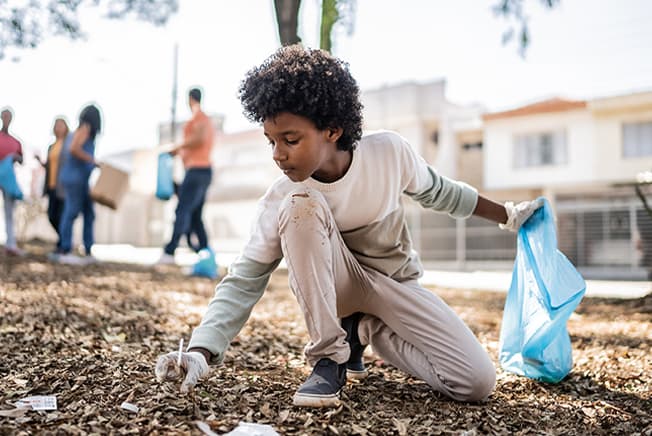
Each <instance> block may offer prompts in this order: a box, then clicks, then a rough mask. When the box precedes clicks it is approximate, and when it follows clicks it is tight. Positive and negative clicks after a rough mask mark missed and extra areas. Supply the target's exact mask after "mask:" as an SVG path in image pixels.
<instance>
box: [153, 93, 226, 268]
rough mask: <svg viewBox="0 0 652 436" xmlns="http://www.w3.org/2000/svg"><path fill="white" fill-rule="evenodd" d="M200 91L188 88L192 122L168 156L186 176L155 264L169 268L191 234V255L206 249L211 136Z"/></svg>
mask: <svg viewBox="0 0 652 436" xmlns="http://www.w3.org/2000/svg"><path fill="white" fill-rule="evenodd" d="M201 99H202V94H201V90H200V89H198V88H192V89H191V90H190V91H189V92H188V105H189V106H190V110H191V111H192V118H190V120H189V121H188V122H187V123H186V125H185V127H184V129H183V138H184V140H183V143H182V144H180V145H178V146H177V147H175V148H174V149H173V150H172V151H171V152H170V154H172V155H173V156H176V155H179V156H180V157H181V160H182V161H183V166H184V168H185V170H186V174H185V176H184V178H183V182H182V183H181V185H180V186H179V189H178V192H177V195H178V197H179V202H178V204H177V209H176V211H175V214H176V215H175V220H174V229H173V230H172V238H171V239H170V242H169V243H168V244H167V245H166V246H165V247H164V249H163V254H162V255H161V258H160V259H159V261H158V263H159V264H173V263H174V251H175V250H176V249H177V247H178V245H179V241H180V239H181V237H182V236H183V235H188V236H189V233H190V232H191V231H192V233H193V234H194V235H196V237H197V241H198V244H197V245H194V246H193V245H192V243H191V242H190V238H189V245H190V246H191V248H192V249H193V250H194V251H199V250H201V249H204V248H208V235H207V234H206V229H205V227H204V223H203V221H202V211H203V210H204V202H205V201H206V192H207V191H208V187H209V186H210V184H211V179H212V175H213V170H212V168H211V151H212V149H213V138H214V136H215V133H214V131H213V125H212V123H211V120H210V118H209V117H208V116H207V115H206V114H205V113H204V112H203V111H202V109H201Z"/></svg>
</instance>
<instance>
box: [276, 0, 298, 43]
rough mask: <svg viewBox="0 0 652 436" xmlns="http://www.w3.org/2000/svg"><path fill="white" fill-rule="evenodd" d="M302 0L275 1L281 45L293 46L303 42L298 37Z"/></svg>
mask: <svg viewBox="0 0 652 436" xmlns="http://www.w3.org/2000/svg"><path fill="white" fill-rule="evenodd" d="M300 6H301V0H274V9H275V10H276V23H277V25H278V36H279V39H280V40H281V45H292V44H297V43H299V42H301V38H299V35H298V32H297V30H298V26H299V7H300Z"/></svg>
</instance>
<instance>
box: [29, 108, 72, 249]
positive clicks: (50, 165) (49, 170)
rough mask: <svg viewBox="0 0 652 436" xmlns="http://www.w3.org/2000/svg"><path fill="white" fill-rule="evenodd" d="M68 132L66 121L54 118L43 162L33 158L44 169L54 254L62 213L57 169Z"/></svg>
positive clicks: (59, 246) (58, 245)
mask: <svg viewBox="0 0 652 436" xmlns="http://www.w3.org/2000/svg"><path fill="white" fill-rule="evenodd" d="M69 132H70V129H69V128H68V123H66V120H65V119H64V118H62V117H58V118H56V119H55V120H54V126H53V128H52V133H54V138H55V140H54V142H53V143H52V144H51V145H50V146H49V147H48V151H47V157H46V160H45V162H43V161H42V160H41V157H40V156H39V155H36V156H35V157H36V160H38V161H39V163H40V164H41V165H42V166H43V168H45V186H44V189H43V193H44V195H46V196H47V197H48V220H49V221H50V224H52V228H54V230H55V231H56V232H57V236H58V239H57V246H56V249H55V253H60V252H61V233H60V232H59V223H60V222H61V214H62V213H63V192H61V191H62V190H61V189H59V190H58V191H59V192H57V185H58V176H59V167H60V164H61V150H62V149H63V143H64V141H65V140H66V137H67V136H68V133H69Z"/></svg>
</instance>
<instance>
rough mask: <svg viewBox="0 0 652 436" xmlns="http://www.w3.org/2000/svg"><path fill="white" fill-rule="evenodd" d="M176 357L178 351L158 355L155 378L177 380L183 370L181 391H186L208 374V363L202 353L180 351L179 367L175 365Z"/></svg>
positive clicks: (177, 357) (177, 356)
mask: <svg viewBox="0 0 652 436" xmlns="http://www.w3.org/2000/svg"><path fill="white" fill-rule="evenodd" d="M178 359H179V352H178V351H173V352H171V353H168V354H164V355H162V356H159V357H158V360H157V361H156V370H155V372H156V378H157V379H158V380H159V381H164V380H177V379H178V378H179V377H180V376H182V374H183V373H184V372H185V374H186V377H185V378H184V380H183V383H181V392H183V393H186V392H188V391H189V390H190V389H192V388H193V387H194V386H195V385H196V384H197V381H198V380H199V379H200V378H202V377H205V376H207V375H208V372H209V371H208V363H207V362H206V358H205V357H204V355H203V354H201V353H198V352H195V351H190V352H187V353H181V367H179V365H177V361H178Z"/></svg>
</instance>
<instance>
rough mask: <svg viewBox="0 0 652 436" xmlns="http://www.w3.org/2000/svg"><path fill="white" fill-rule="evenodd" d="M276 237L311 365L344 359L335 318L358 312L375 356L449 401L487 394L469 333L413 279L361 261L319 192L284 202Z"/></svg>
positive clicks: (489, 385) (481, 360)
mask: <svg viewBox="0 0 652 436" xmlns="http://www.w3.org/2000/svg"><path fill="white" fill-rule="evenodd" d="M279 234H280V237H281V244H282V249H283V255H284V256H285V260H286V262H287V265H288V273H289V280H290V288H291V289H292V292H293V293H294V295H295V296H296V298H297V300H298V302H299V305H300V306H301V309H302V310H303V314H304V317H305V320H306V326H307V328H308V333H309V335H310V342H309V343H308V345H307V346H306V348H305V353H306V358H307V359H308V362H309V363H310V364H311V365H314V364H315V363H316V362H317V361H318V360H319V359H321V358H324V357H328V358H330V359H332V360H334V361H336V362H338V363H343V362H346V361H347V360H348V358H349V353H350V351H349V346H348V344H347V342H346V341H345V337H346V333H345V332H344V330H343V329H342V328H341V327H340V318H342V317H345V316H348V315H350V314H352V313H354V312H363V313H365V314H367V315H366V316H364V317H363V318H362V319H361V320H360V325H359V327H358V333H359V336H360V340H361V342H362V343H363V344H369V345H371V347H372V348H373V350H374V351H375V352H376V353H377V354H378V355H379V356H380V357H381V358H382V359H384V360H385V361H387V362H388V363H390V364H392V365H394V366H396V367H397V368H399V369H401V370H403V371H405V372H407V373H409V374H411V375H413V376H414V377H417V378H419V379H421V380H423V381H425V382H426V383H428V384H429V385H430V386H431V387H432V388H433V389H435V390H437V391H439V392H442V393H443V394H445V395H447V396H449V397H451V398H453V399H456V400H461V401H478V400H482V399H485V398H486V397H487V396H489V394H490V393H491V391H492V390H493V388H494V385H495V382H496V373H495V368H494V366H493V363H492V362H491V359H490V358H489V355H488V354H487V352H486V351H485V350H484V349H483V348H482V346H481V345H480V343H479V342H478V340H477V339H476V338H475V336H474V335H473V333H472V332H471V330H470V329H469V328H468V327H467V326H466V325H465V324H464V322H463V321H462V320H461V319H460V318H459V317H458V316H457V314H455V312H453V310H452V309H451V308H450V307H448V306H447V305H446V303H444V302H443V301H442V300H441V299H440V298H439V297H438V296H436V295H435V294H433V293H432V292H430V291H428V290H426V289H424V288H422V287H421V286H420V285H419V283H417V281H416V280H411V281H407V282H397V281H396V280H393V279H392V278H390V277H387V276H386V275H383V274H381V273H379V272H378V271H376V270H374V269H371V268H368V267H365V266H363V265H361V264H360V263H359V262H358V261H357V260H356V258H355V257H354V256H353V254H352V253H351V252H350V251H349V249H348V248H347V246H346V245H345V243H344V241H343V240H342V237H341V235H340V233H339V231H338V230H337V226H336V225H335V221H334V219H333V215H332V213H331V211H330V209H329V208H328V205H327V204H326V201H325V199H324V197H323V196H322V195H321V194H320V193H319V192H317V191H315V190H311V189H308V188H304V189H301V190H300V191H296V192H294V193H292V194H291V195H289V196H288V197H287V198H286V199H285V200H284V202H283V204H282V206H281V212H280V214H279Z"/></svg>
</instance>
